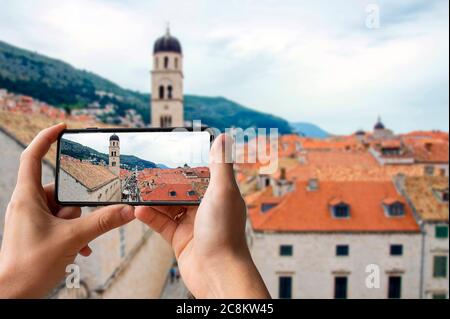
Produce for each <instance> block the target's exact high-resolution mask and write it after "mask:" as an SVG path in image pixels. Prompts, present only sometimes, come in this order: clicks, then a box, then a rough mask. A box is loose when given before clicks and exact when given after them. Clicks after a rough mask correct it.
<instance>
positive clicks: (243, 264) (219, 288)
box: [199, 250, 270, 299]
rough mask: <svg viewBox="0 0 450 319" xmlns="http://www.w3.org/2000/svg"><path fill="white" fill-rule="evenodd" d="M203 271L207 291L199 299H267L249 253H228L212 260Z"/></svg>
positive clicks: (268, 295) (268, 296)
mask: <svg viewBox="0 0 450 319" xmlns="http://www.w3.org/2000/svg"><path fill="white" fill-rule="evenodd" d="M208 268H209V269H205V274H207V275H206V278H205V279H206V282H207V286H208V289H207V291H206V295H205V296H199V297H200V298H219V299H267V298H270V294H269V292H268V291H267V288H266V286H265V284H264V281H263V279H262V277H261V275H260V274H259V272H258V269H257V268H256V266H255V264H254V262H253V260H252V258H251V255H250V252H249V251H248V250H246V251H243V252H236V251H234V252H230V253H228V254H223V255H222V256H221V258H220V259H218V260H212V261H211V262H210V263H208Z"/></svg>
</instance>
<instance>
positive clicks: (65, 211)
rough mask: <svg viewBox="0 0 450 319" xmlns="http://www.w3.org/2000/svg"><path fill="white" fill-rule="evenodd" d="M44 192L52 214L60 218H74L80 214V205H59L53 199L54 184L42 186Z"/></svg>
mask: <svg viewBox="0 0 450 319" xmlns="http://www.w3.org/2000/svg"><path fill="white" fill-rule="evenodd" d="M44 193H45V196H46V198H47V206H48V208H49V209H50V211H51V212H52V214H53V215H54V216H56V217H58V218H62V219H74V218H78V217H80V216H81V208H80V207H72V206H60V205H58V204H57V203H56V201H55V196H54V193H55V184H53V183H52V184H48V185H45V186H44Z"/></svg>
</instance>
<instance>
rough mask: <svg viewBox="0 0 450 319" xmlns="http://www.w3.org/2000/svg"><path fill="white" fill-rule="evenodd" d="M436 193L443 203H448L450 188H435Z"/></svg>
mask: <svg viewBox="0 0 450 319" xmlns="http://www.w3.org/2000/svg"><path fill="white" fill-rule="evenodd" d="M434 194H435V195H436V197H437V198H438V199H439V200H440V201H441V202H442V203H446V204H448V197H449V196H448V189H435V190H434Z"/></svg>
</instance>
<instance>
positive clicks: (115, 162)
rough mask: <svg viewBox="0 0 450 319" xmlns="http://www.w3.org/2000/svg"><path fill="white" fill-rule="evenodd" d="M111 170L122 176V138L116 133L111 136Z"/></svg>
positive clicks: (109, 165) (109, 164)
mask: <svg viewBox="0 0 450 319" xmlns="http://www.w3.org/2000/svg"><path fill="white" fill-rule="evenodd" d="M108 167H109V170H110V171H111V172H112V173H113V174H114V175H116V176H120V140H119V137H118V136H117V135H116V134H113V135H111V136H110V138H109V163H108Z"/></svg>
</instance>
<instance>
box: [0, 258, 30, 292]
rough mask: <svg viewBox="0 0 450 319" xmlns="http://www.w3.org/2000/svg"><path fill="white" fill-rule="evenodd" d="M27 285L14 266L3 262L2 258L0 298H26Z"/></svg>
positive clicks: (0, 266)
mask: <svg viewBox="0 0 450 319" xmlns="http://www.w3.org/2000/svg"><path fill="white" fill-rule="evenodd" d="M25 291H26V289H25V285H24V283H23V280H22V278H21V277H20V276H19V275H18V273H17V271H16V269H15V268H14V267H9V266H7V265H6V264H5V263H2V262H1V258H0V299H17V298H24V297H25V296H26V293H25Z"/></svg>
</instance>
